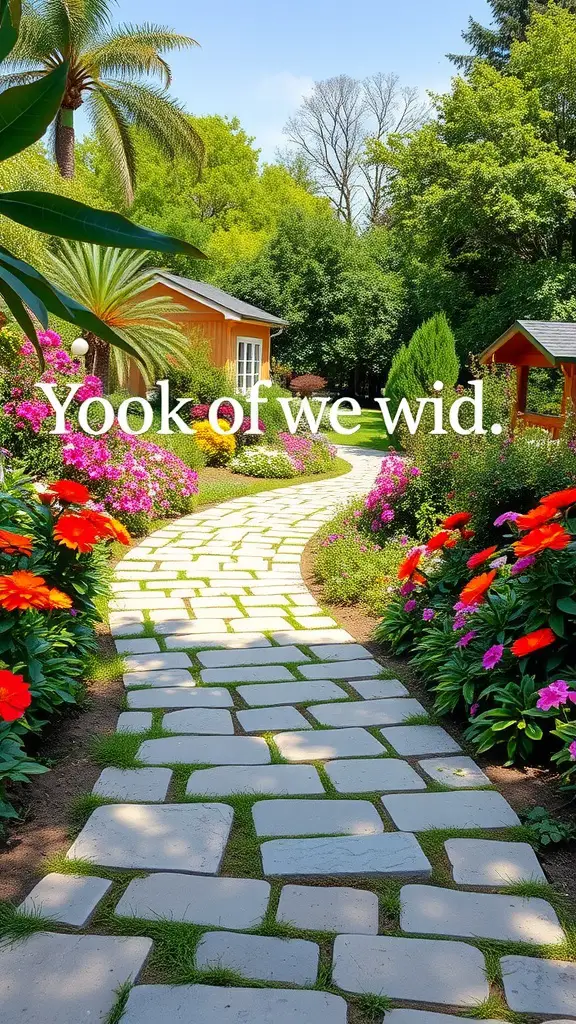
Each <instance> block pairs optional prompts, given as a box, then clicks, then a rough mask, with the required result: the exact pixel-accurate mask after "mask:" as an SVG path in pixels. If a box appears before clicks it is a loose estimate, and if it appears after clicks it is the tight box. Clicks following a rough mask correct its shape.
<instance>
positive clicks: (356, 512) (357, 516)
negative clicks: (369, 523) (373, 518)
mask: <svg viewBox="0 0 576 1024" xmlns="http://www.w3.org/2000/svg"><path fill="white" fill-rule="evenodd" d="M352 514H353V516H354V519H360V516H361V515H362V512H361V510H360V509H359V508H357V509H356V510H355V511H354V512H353V513H352Z"/></svg>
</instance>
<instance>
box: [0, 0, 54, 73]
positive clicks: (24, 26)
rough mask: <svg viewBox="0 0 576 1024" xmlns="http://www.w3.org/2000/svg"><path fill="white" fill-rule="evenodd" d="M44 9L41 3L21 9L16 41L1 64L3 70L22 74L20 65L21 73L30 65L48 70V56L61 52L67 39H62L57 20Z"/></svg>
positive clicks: (24, 6)
mask: <svg viewBox="0 0 576 1024" xmlns="http://www.w3.org/2000/svg"><path fill="white" fill-rule="evenodd" d="M45 6H46V5H45V4H43V3H41V4H39V5H37V6H32V5H31V4H30V3H27V4H24V5H23V9H22V18H21V21H20V31H19V34H18V39H17V40H16V44H15V46H14V47H13V49H12V52H11V53H10V55H9V57H7V58H6V60H4V61H2V69H3V70H21V68H22V65H23V64H24V65H25V68H24V70H27V69H28V66H29V65H32V66H33V67H36V68H37V67H38V65H40V66H41V67H43V68H48V67H49V66H50V56H51V55H53V54H55V53H57V52H58V51H60V53H62V52H63V48H64V45H65V42H66V36H65V35H64V36H63V35H62V32H61V29H60V26H59V25H58V23H57V20H56V19H53V18H52V17H51V16H50V13H49V12H48V11H46V10H45Z"/></svg>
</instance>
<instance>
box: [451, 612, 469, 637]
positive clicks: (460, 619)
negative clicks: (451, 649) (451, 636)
mask: <svg viewBox="0 0 576 1024" xmlns="http://www.w3.org/2000/svg"><path fill="white" fill-rule="evenodd" d="M465 626H466V616H465V615H462V613H461V612H460V614H459V615H456V616H455V618H454V625H453V626H452V629H453V631H454V633H457V632H458V630H459V629H464V627H465Z"/></svg>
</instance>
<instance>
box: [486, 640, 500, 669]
mask: <svg viewBox="0 0 576 1024" xmlns="http://www.w3.org/2000/svg"><path fill="white" fill-rule="evenodd" d="M503 656H504V644H494V646H493V647H489V648H488V650H487V651H486V653H485V655H484V657H483V658H482V667H483V668H485V669H490V668H494V666H495V665H497V664H498V662H499V661H502V658H503Z"/></svg>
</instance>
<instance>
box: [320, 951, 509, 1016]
mask: <svg viewBox="0 0 576 1024" xmlns="http://www.w3.org/2000/svg"><path fill="white" fill-rule="evenodd" d="M485 971H486V968H485V963H484V957H483V955H482V953H481V952H480V950H479V949H475V948H474V946H471V945H469V944H468V943H465V942H453V941H451V940H446V939H444V940H443V939H438V940H436V939H403V938H395V937H392V936H389V935H338V936H337V937H336V941H335V943H334V960H333V971H332V978H333V982H334V984H335V985H336V986H337V987H338V988H341V989H343V990H344V991H346V992H359V993H362V994H364V995H365V994H368V993H373V994H374V995H385V996H387V997H388V998H389V999H406V1000H410V1001H411V1002H422V1003H438V1004H444V1005H446V1006H463V1007H464V1006H475V1005H477V1004H478V1003H482V1002H484V1001H485V1000H486V999H487V998H488V995H489V985H488V981H487V979H486V973H485Z"/></svg>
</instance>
